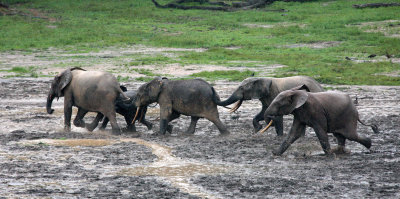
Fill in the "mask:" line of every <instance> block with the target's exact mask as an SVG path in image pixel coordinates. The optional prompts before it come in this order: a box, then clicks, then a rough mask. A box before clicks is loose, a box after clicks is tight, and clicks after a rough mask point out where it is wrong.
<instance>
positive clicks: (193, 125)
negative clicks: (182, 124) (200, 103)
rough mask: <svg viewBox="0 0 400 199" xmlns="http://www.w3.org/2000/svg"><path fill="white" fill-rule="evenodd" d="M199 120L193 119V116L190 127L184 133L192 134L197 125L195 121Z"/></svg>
mask: <svg viewBox="0 0 400 199" xmlns="http://www.w3.org/2000/svg"><path fill="white" fill-rule="evenodd" d="M199 119H200V118H199V117H195V116H192V117H191V121H190V126H189V128H188V130H187V131H186V132H185V133H186V134H194V131H195V130H196V124H197V121H199Z"/></svg>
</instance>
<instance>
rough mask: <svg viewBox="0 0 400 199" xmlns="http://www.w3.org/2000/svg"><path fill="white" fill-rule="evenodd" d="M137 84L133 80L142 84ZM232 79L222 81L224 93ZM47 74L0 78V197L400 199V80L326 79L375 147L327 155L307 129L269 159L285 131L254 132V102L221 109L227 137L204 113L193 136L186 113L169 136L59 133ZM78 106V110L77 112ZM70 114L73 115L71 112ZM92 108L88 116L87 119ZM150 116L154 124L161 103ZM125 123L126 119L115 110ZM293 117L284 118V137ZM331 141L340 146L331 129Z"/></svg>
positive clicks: (59, 114) (58, 109) (59, 105)
mask: <svg viewBox="0 0 400 199" xmlns="http://www.w3.org/2000/svg"><path fill="white" fill-rule="evenodd" d="M140 84H141V83H138V82H131V83H127V84H126V86H127V87H128V89H136V88H137V87H138V86H139V85H140ZM237 84H238V83H235V82H216V84H215V88H216V90H217V92H218V93H219V95H220V97H221V98H223V99H225V98H226V97H227V96H228V95H229V94H230V93H231V92H232V91H233V90H234V88H235V87H236V86H237ZM49 86H50V78H32V79H30V78H11V79H0V124H1V125H0V134H1V137H0V196H2V197H6V198H9V197H11V198H16V197H17V198H18V197H21V198H34V197H37V198H41V197H51V198H88V197H95V198H99V197H100V198H199V197H200V198H287V197H304V198H305V197H310V198H323V197H329V198H342V197H349V198H382V197H383V198H399V197H400V115H399V113H400V87H386V86H339V87H336V86H328V85H325V86H327V87H333V88H334V89H339V90H342V91H345V92H348V93H349V94H350V95H351V97H352V98H353V99H355V96H357V97H358V98H359V100H358V101H359V105H358V107H357V108H358V110H359V113H360V117H361V119H362V120H363V121H365V122H368V123H377V124H378V125H379V128H380V130H381V133H380V134H374V133H373V132H372V130H371V129H370V128H367V127H364V126H360V125H359V127H358V132H359V133H360V134H362V135H366V136H368V137H370V138H371V139H372V147H371V150H368V149H366V148H364V147H363V146H361V145H360V144H358V143H355V142H351V141H348V142H347V148H348V149H350V150H351V153H350V154H346V155H337V156H332V157H327V156H324V155H323V152H322V149H321V147H320V145H319V142H318V139H317V137H316V136H315V134H314V132H313V131H312V130H311V129H310V128H308V129H307V133H306V135H305V136H304V137H302V138H300V139H299V140H298V141H297V142H296V143H294V144H293V145H292V146H291V147H290V148H289V149H288V151H286V152H285V153H284V154H283V155H282V156H279V157H276V156H273V155H272V153H271V151H272V149H274V148H277V147H278V146H279V144H280V142H281V141H282V139H283V138H280V137H277V136H276V134H275V130H274V128H271V129H270V130H268V131H267V132H266V133H264V134H254V133H253V128H252V124H251V118H252V117H253V116H254V115H255V114H256V113H257V112H258V111H259V109H260V107H261V105H260V103H259V102H258V101H247V102H244V103H243V105H242V107H241V108H240V109H239V111H238V112H237V113H233V114H229V113H228V111H227V110H226V109H223V108H220V109H219V110H220V117H221V119H222V121H223V122H224V123H225V124H226V125H227V126H228V128H229V130H230V131H231V135H229V136H226V137H221V136H219V132H218V130H217V128H216V127H215V126H214V125H213V124H211V123H210V122H209V121H207V120H205V119H201V120H200V121H199V123H198V126H197V129H196V133H195V134H194V135H193V136H185V135H183V132H184V131H185V130H186V128H187V127H188V125H189V123H190V119H189V117H186V116H184V117H181V118H180V119H178V120H176V121H174V122H173V124H174V129H173V133H172V135H168V136H165V137H159V136H158V137H157V136H153V135H152V133H153V131H148V130H147V129H146V128H145V127H144V126H143V125H141V124H139V125H137V129H138V131H139V132H140V134H141V136H140V137H139V138H134V135H132V134H129V133H125V134H123V135H121V136H113V135H112V134H111V132H110V131H111V127H110V126H108V127H107V129H106V131H99V130H98V129H96V130H95V131H94V132H88V131H86V130H85V129H83V128H78V127H74V126H73V127H72V132H70V133H65V132H63V99H62V98H60V100H59V101H58V102H55V103H53V107H54V108H55V112H54V114H52V115H49V114H47V113H46V110H45V100H46V95H47V91H48V89H49ZM75 112H76V109H75ZM73 118H74V116H73ZM93 118H94V114H89V115H88V116H87V117H86V118H85V121H86V122H91V120H92V119H93ZM148 119H149V121H150V122H152V123H153V124H155V127H154V130H157V129H158V107H157V106H155V107H153V108H149V110H148ZM118 122H119V125H120V126H121V127H124V126H125V124H124V120H123V118H122V117H120V116H119V117H118ZM290 124H291V116H287V117H285V134H286V133H287V131H288V129H289V127H290ZM330 142H331V145H332V147H334V146H335V145H336V143H335V140H334V139H333V137H332V136H330Z"/></svg>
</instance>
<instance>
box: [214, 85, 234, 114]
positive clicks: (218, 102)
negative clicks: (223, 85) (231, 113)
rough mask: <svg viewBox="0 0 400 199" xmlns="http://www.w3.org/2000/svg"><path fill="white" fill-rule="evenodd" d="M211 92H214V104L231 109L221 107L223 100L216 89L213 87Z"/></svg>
mask: <svg viewBox="0 0 400 199" xmlns="http://www.w3.org/2000/svg"><path fill="white" fill-rule="evenodd" d="M211 90H212V100H213V102H214V103H216V104H217V105H218V106H222V107H224V108H226V109H231V108H229V107H226V106H223V105H221V99H220V98H219V95H218V93H217V92H216V91H215V89H214V87H211Z"/></svg>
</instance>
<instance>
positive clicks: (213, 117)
mask: <svg viewBox="0 0 400 199" xmlns="http://www.w3.org/2000/svg"><path fill="white" fill-rule="evenodd" d="M205 118H206V119H208V120H210V121H211V122H212V123H214V124H215V126H217V128H218V130H219V132H220V133H221V135H229V134H230V132H229V131H228V129H227V128H226V127H225V125H224V124H223V123H222V122H221V120H220V119H219V114H218V110H217V108H215V110H214V111H210V113H209V114H207V116H205Z"/></svg>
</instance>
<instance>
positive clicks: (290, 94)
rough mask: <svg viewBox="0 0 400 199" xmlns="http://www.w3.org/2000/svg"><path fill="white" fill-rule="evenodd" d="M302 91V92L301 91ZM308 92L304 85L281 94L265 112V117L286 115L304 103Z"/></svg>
mask: <svg viewBox="0 0 400 199" xmlns="http://www.w3.org/2000/svg"><path fill="white" fill-rule="evenodd" d="M303 89H304V90H303ZM309 91H310V90H309V89H308V87H307V86H306V85H302V86H297V87H295V88H292V89H290V90H287V91H283V92H281V93H280V94H279V95H278V96H276V97H275V99H274V100H273V101H272V103H271V104H270V105H269V107H268V108H267V110H266V111H265V114H264V118H265V117H270V118H271V117H274V116H281V115H288V114H290V113H292V112H293V111H294V110H295V109H297V108H299V107H300V106H302V105H303V104H304V103H306V101H307V99H308V94H307V92H309Z"/></svg>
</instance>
